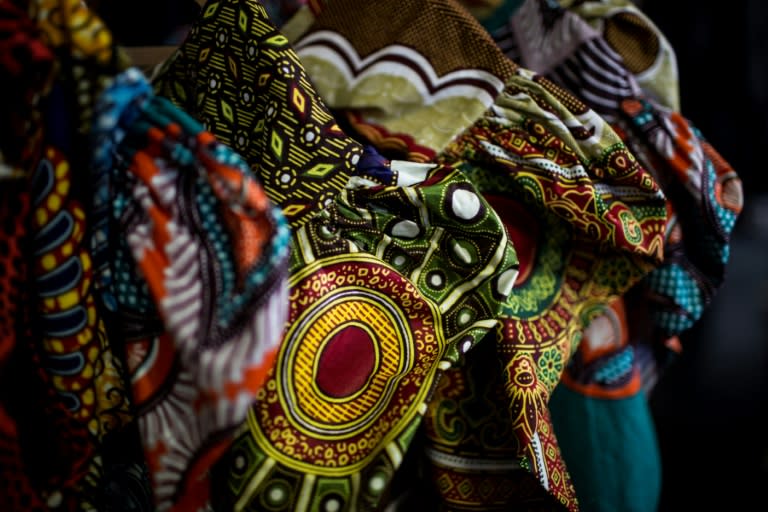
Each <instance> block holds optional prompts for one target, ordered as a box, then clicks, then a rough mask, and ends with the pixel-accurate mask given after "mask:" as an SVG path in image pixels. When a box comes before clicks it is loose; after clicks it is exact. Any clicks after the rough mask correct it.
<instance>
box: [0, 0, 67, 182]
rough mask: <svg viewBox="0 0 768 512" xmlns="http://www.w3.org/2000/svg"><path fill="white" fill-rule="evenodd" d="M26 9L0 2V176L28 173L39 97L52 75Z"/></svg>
mask: <svg viewBox="0 0 768 512" xmlns="http://www.w3.org/2000/svg"><path fill="white" fill-rule="evenodd" d="M40 37H41V35H40V33H39V31H38V29H37V27H36V25H35V24H34V23H33V21H32V20H31V19H30V18H29V17H28V15H27V13H25V12H24V11H22V10H20V9H19V8H17V7H15V6H14V5H13V4H12V3H10V2H3V3H2V4H0V81H2V83H4V84H7V89H6V91H5V92H4V94H3V101H2V102H0V119H2V120H3V122H2V123H0V178H7V177H12V176H14V175H27V176H28V175H29V173H30V169H31V167H32V165H33V160H34V158H35V156H37V155H38V154H39V151H40V142H41V135H42V126H43V124H42V120H41V111H40V109H39V105H38V102H39V99H40V98H42V97H44V96H45V95H46V94H47V92H48V90H49V89H50V86H51V81H52V78H53V67H54V65H53V54H52V53H51V51H50V49H49V48H48V47H47V46H45V44H43V42H42V41H41V40H40Z"/></svg>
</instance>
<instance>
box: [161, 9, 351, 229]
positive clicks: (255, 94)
mask: <svg viewBox="0 0 768 512" xmlns="http://www.w3.org/2000/svg"><path fill="white" fill-rule="evenodd" d="M153 83H154V85H155V89H156V91H158V93H159V94H160V95H162V96H165V97H167V98H169V99H171V100H172V101H173V102H174V103H176V104H177V105H179V106H180V107H181V108H182V109H183V110H184V111H185V112H189V113H190V114H192V115H193V117H195V118H196V119H198V120H199V121H201V122H202V123H203V124H204V126H205V127H206V128H207V129H208V130H209V131H210V132H212V133H214V134H215V135H216V137H217V139H218V140H220V141H221V142H222V143H223V144H226V145H229V146H230V147H232V148H233V149H235V150H236V151H237V152H238V153H240V154H241V155H243V157H244V158H245V160H246V161H247V162H248V164H249V165H250V167H251V169H253V171H254V172H255V173H256V174H257V175H258V177H259V178H260V179H261V181H262V183H264V184H265V186H266V190H267V194H268V196H269V198H270V199H271V200H272V201H273V202H274V203H275V204H278V205H280V207H281V208H282V211H283V213H284V214H285V216H286V217H287V218H288V220H289V222H290V224H291V227H294V228H296V227H299V226H301V225H302V224H304V223H305V222H307V221H308V219H309V218H310V217H311V215H312V214H314V213H315V212H316V211H317V210H318V209H320V208H322V207H323V206H325V204H326V203H327V202H328V201H330V200H331V199H332V198H333V197H334V196H335V195H336V194H337V193H338V192H339V190H341V189H342V188H343V187H344V185H345V184H346V182H347V180H348V179H349V176H350V174H351V172H352V171H353V170H354V167H355V164H356V163H357V160H358V159H359V158H360V154H361V152H362V150H361V148H360V146H359V145H358V144H356V143H355V142H354V141H352V140H350V139H349V138H348V137H346V136H345V134H344V133H343V132H342V131H341V129H339V127H338V125H337V124H336V122H335V121H334V119H333V117H332V116H331V115H330V113H329V112H328V110H327V109H326V107H325V105H324V104H323V102H322V101H321V100H320V99H319V98H318V96H317V94H316V92H315V89H314V87H313V85H312V84H311V83H310V81H309V79H308V78H307V76H306V74H305V72H304V69H303V67H302V63H301V62H299V59H298V57H297V56H296V54H295V53H294V51H293V49H292V47H291V45H290V44H289V43H288V40H287V39H286V38H285V36H283V35H282V34H281V33H280V32H279V31H278V30H277V28H276V27H275V26H274V24H273V23H272V22H271V21H270V20H269V18H268V17H267V14H266V12H265V10H264V8H263V7H262V6H261V5H260V4H259V3H258V2H256V1H255V0H220V1H214V0H211V1H209V2H208V3H207V4H206V6H205V8H204V9H203V14H202V16H201V17H200V18H199V19H198V20H197V22H196V23H195V25H194V26H193V27H192V30H191V32H190V34H189V37H188V38H187V39H186V40H185V41H184V43H183V44H182V45H181V47H180V48H179V50H178V52H177V53H176V54H175V55H174V56H173V57H171V58H170V59H169V61H168V62H167V63H166V65H165V67H164V69H163V70H161V71H160V72H159V74H158V76H157V77H156V78H155V79H154V80H153Z"/></svg>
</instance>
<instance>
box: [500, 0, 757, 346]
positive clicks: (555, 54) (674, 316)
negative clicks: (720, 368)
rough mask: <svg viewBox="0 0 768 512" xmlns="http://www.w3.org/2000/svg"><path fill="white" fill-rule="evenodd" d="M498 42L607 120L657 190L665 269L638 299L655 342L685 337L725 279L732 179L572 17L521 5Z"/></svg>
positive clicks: (737, 187) (736, 184)
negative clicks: (663, 210) (665, 215)
mask: <svg viewBox="0 0 768 512" xmlns="http://www.w3.org/2000/svg"><path fill="white" fill-rule="evenodd" d="M532 34H535V35H532ZM496 36H497V37H499V38H500V40H501V43H500V44H502V46H503V47H504V48H505V50H506V51H507V53H508V54H509V55H510V56H512V57H514V58H519V59H520V60H521V62H523V63H524V64H530V65H534V66H536V67H540V68H542V69H546V70H548V71H547V72H548V74H549V75H550V76H552V78H553V79H554V80H555V81H557V82H558V83H560V84H561V85H563V86H565V87H567V88H568V89H569V90H571V91H574V93H575V94H577V95H579V96H580V97H583V98H585V99H586V100H587V101H588V102H589V103H590V105H593V106H594V108H595V109H596V110H597V111H598V112H600V113H601V115H602V116H604V117H605V118H606V119H609V120H610V121H611V122H612V124H613V126H614V127H615V128H616V130H617V132H618V133H619V134H620V135H621V136H622V137H623V138H624V140H625V141H626V143H627V145H628V146H629V147H630V148H631V150H632V152H633V153H634V154H635V155H637V156H638V158H640V160H641V162H643V165H645V166H646V167H647V168H648V169H649V170H651V171H652V172H653V173H654V176H655V177H656V179H657V180H658V181H659V183H660V184H661V185H662V187H663V188H664V190H665V194H666V196H667V197H668V199H669V204H668V208H669V210H670V222H669V224H668V227H667V236H666V239H665V264H664V265H663V266H662V267H661V268H659V269H658V270H656V271H655V272H653V273H652V274H651V275H650V276H649V278H648V279H647V280H646V283H645V284H646V285H647V287H648V288H649V290H650V291H649V293H648V294H647V295H646V296H645V297H643V300H646V301H650V304H651V309H652V318H653V320H654V322H655V324H656V327H657V330H658V331H659V332H658V333H656V334H655V335H656V336H657V337H658V336H659V335H660V336H662V337H669V336H673V335H676V334H680V333H681V332H683V331H684V330H686V329H688V328H689V327H691V326H692V325H693V323H694V322H695V321H696V320H698V319H699V318H700V317H701V314H702V313H703V310H704V308H705V306H706V305H707V304H708V303H709V302H710V300H711V298H712V296H713V295H714V293H715V292H716V290H717V289H718V288H719V286H720V284H721V283H722V280H723V274H724V270H725V264H726V262H727V260H728V244H729V236H730V233H731V231H732V230H733V227H734V225H735V221H736V218H737V216H738V213H739V212H740V210H741V207H742V201H743V197H742V191H741V182H740V180H739V179H738V176H737V175H736V173H735V172H734V170H733V169H732V168H731V167H730V166H729V165H728V163H727V162H726V161H725V160H724V159H723V158H722V157H721V156H720V155H719V154H718V153H717V151H716V150H715V149H714V148H713V147H712V146H711V145H710V144H709V143H708V142H707V141H706V139H704V137H703V136H702V134H701V133H700V132H699V131H698V130H697V129H696V128H695V127H694V126H693V125H692V124H691V123H690V121H688V120H687V119H685V118H684V117H683V116H682V115H681V114H680V113H678V112H675V111H672V110H669V109H667V108H665V107H663V106H661V105H659V104H657V103H654V102H653V101H652V100H651V99H649V98H647V97H645V94H644V91H643V89H642V87H641V85H640V84H639V83H638V82H637V81H636V80H635V78H634V77H633V74H632V73H631V72H629V70H627V69H626V67H625V64H624V61H623V60H622V59H621V57H619V56H618V55H617V54H616V53H615V52H614V51H612V50H611V49H610V47H609V46H608V45H607V43H606V42H605V41H604V40H603V38H602V37H601V36H600V35H599V34H598V33H597V32H595V31H594V30H593V29H592V28H591V27H590V26H588V25H587V23H586V22H584V21H582V20H581V19H580V18H578V17H577V16H576V15H575V14H573V13H571V12H568V11H564V10H562V9H559V8H556V7H552V6H551V5H549V4H547V3H546V2H539V1H527V2H525V4H524V5H523V7H521V8H520V10H519V11H518V12H517V14H516V15H515V17H514V18H513V19H512V20H510V23H509V25H508V26H507V29H506V30H505V31H504V32H503V33H502V32H499V33H497V34H496ZM530 39H535V40H537V41H547V44H543V43H542V44H538V43H537V44H536V45H533V44H530V42H529V40H530ZM542 45H543V46H546V47H547V48H549V50H548V51H547V52H542V51H541V50H540V49H539V48H540V47H541V46H542ZM683 238H684V241H683ZM651 335H652V336H653V334H651Z"/></svg>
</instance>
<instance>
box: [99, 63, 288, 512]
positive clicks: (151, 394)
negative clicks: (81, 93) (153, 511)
mask: <svg viewBox="0 0 768 512" xmlns="http://www.w3.org/2000/svg"><path fill="white" fill-rule="evenodd" d="M131 93H134V94H135V95H134V96H133V97H131V96H130V94H131ZM99 109H100V110H99V116H98V118H97V120H98V123H97V125H96V130H97V133H96V139H97V140H98V141H99V142H100V144H101V145H102V150H103V151H104V156H112V165H114V166H115V167H114V170H113V171H112V175H111V188H112V190H113V194H114V196H113V198H112V204H113V211H112V216H113V223H114V225H115V226H116V228H117V230H119V233H120V234H121V237H120V239H122V240H123V243H124V244H126V245H127V247H123V250H122V251H121V252H119V254H123V255H125V254H126V253H127V252H128V251H130V254H131V256H132V257H133V260H134V261H135V266H136V270H135V271H134V272H133V275H130V274H129V275H125V273H123V272H119V273H118V272H116V273H115V274H114V277H115V279H114V288H115V289H114V290H113V294H114V296H115V298H116V300H117V303H118V305H119V307H118V311H119V312H120V314H121V315H123V322H124V325H125V331H126V333H127V334H126V337H127V340H126V344H127V346H126V350H127V360H128V364H129V370H130V372H131V380H132V384H133V393H134V399H135V401H136V407H137V410H138V415H139V417H138V421H139V427H140V430H141V433H142V440H143V442H144V449H145V453H146V457H147V461H148V464H149V467H150V471H151V473H152V477H153V482H154V497H155V501H156V504H157V507H158V509H159V510H169V509H172V510H198V509H200V508H201V507H204V506H206V504H207V502H208V499H209V485H207V483H206V479H207V475H208V470H209V468H210V466H211V465H212V464H213V463H214V462H215V461H216V460H217V459H218V457H219V456H220V455H221V454H222V453H223V452H224V451H225V450H226V449H227V447H228V445H229V442H230V437H229V435H228V434H230V433H231V431H232V430H233V429H234V428H235V427H236V426H238V425H239V424H240V423H241V422H242V421H243V420H244V419H245V416H246V412H247V410H248V407H249V406H250V403H251V401H252V400H253V398H254V396H256V392H257V391H258V390H259V388H260V387H261V385H262V384H263V382H264V380H265V378H266V373H267V371H268V370H269V368H271V366H272V365H273V363H274V359H275V352H276V349H277V344H278V342H279V341H280V337H281V333H282V327H283V322H284V321H285V316H286V312H287V295H286V291H287V288H286V285H285V283H286V269H287V264H288V242H289V231H288V227H287V223H286V222H285V220H284V219H283V217H282V215H281V214H280V212H279V211H278V210H276V209H274V208H273V207H272V206H271V204H270V202H269V200H268V199H267V197H266V195H265V194H264V191H263V189H262V188H261V186H260V184H259V183H258V182H257V181H256V180H255V178H254V177H253V175H252V173H251V171H250V169H249V168H248V166H247V165H246V164H245V162H244V161H243V160H242V159H241V157H240V156H239V155H237V154H236V153H234V152H232V150H230V149H229V148H228V147H226V146H224V145H222V144H221V143H219V142H218V141H217V140H216V139H215V138H214V137H213V136H212V135H211V134H210V133H208V132H205V131H204V130H203V128H202V127H201V126H200V125H199V124H198V123H197V122H196V121H194V120H192V119H191V118H190V117H188V116H187V115H186V114H184V113H183V112H181V111H180V110H178V109H177V108H176V107H174V106H173V105H172V104H171V103H170V102H169V101H168V100H166V99H164V98H159V97H154V95H153V94H152V92H151V88H150V86H149V84H148V83H147V82H146V81H145V78H144V77H143V75H141V73H140V72H139V71H137V70H135V69H129V70H128V71H127V72H125V73H124V74H123V75H120V76H118V77H117V78H116V80H115V85H114V86H113V87H112V88H110V89H109V90H107V91H106V92H105V94H104V97H103V98H102V100H101V103H100V105H99ZM118 126H119V129H116V128H117V127H118ZM104 145H106V147H104ZM100 164H101V166H102V167H103V168H109V167H110V166H109V165H108V162H100ZM139 276H141V278H139ZM139 279H143V280H144V282H145V283H146V288H144V287H138V286H137V287H135V288H134V289H132V288H131V287H130V286H129V284H130V283H131V282H133V283H136V282H138V281H139ZM146 289H148V291H149V297H146V295H145V296H142V293H145V292H146ZM147 305H149V308H148V309H142V308H141V306H145V307H146V306H147ZM155 312H156V314H157V315H158V316H159V320H160V321H161V328H160V329H158V327H160V326H159V325H157V324H156V323H153V322H151V321H148V320H151V318H152V316H153V315H152V313H155Z"/></svg>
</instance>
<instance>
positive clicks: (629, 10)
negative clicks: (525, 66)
mask: <svg viewBox="0 0 768 512" xmlns="http://www.w3.org/2000/svg"><path fill="white" fill-rule="evenodd" d="M556 3H559V4H560V6H562V7H563V8H564V9H566V10H568V11H570V12H572V13H575V14H577V15H578V16H579V17H581V18H582V19H583V20H584V21H586V22H587V23H589V25H590V26H591V27H592V28H593V29H594V30H596V31H597V32H598V33H599V34H601V35H602V39H603V40H604V41H605V43H606V44H608V45H609V47H610V48H611V49H612V50H613V51H614V52H616V53H618V54H619V56H620V57H621V60H622V61H623V66H621V67H622V68H625V69H626V70H627V71H629V72H630V73H631V74H632V75H633V76H634V78H635V80H637V83H638V84H639V85H640V87H641V88H642V89H643V90H644V91H645V92H646V94H648V96H649V97H650V98H652V99H653V100H654V101H655V102H656V103H659V104H661V105H664V106H665V107H667V108H669V109H671V110H675V111H679V110H680V88H679V86H678V72H677V56H676V55H675V50H674V48H672V45H671V44H670V42H669V40H668V39H667V38H666V37H665V36H664V34H663V33H662V32H661V31H660V30H659V28H658V27H657V26H656V25H655V24H654V23H653V21H652V20H651V19H650V18H649V17H648V16H646V15H645V14H644V13H643V12H642V11H641V10H640V9H639V8H638V7H637V5H635V2H632V1H631V0H587V1H584V0H558V2H556ZM550 4H552V2H550ZM534 69H535V68H534ZM537 71H538V70H537ZM542 72H543V71H542Z"/></svg>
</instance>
